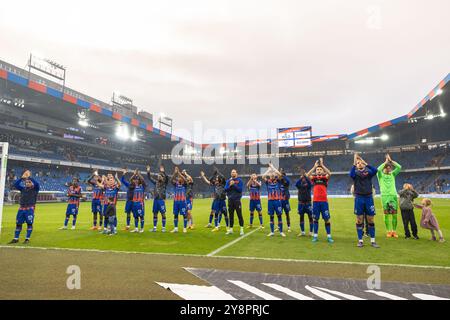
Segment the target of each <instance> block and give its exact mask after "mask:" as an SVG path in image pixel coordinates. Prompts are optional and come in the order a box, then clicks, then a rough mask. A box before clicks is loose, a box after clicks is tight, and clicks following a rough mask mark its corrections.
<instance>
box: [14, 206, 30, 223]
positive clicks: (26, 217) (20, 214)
mask: <svg viewBox="0 0 450 320" xmlns="http://www.w3.org/2000/svg"><path fill="white" fill-rule="evenodd" d="M33 222H34V207H30V208H26V209H25V210H22V208H19V211H17V216H16V224H20V225H22V224H24V223H26V224H33Z"/></svg>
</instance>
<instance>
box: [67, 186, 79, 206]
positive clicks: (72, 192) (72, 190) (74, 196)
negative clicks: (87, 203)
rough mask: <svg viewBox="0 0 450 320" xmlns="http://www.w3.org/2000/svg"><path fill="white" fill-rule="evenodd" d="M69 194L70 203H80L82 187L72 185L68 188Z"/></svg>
mask: <svg viewBox="0 0 450 320" xmlns="http://www.w3.org/2000/svg"><path fill="white" fill-rule="evenodd" d="M67 196H68V197H69V204H76V205H79V204H80V196H81V187H80V186H78V187H74V186H70V187H69V189H68V190H67Z"/></svg>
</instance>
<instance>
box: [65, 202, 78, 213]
mask: <svg viewBox="0 0 450 320" xmlns="http://www.w3.org/2000/svg"><path fill="white" fill-rule="evenodd" d="M77 214H78V205H77V204H74V203H69V204H68V205H67V209H66V215H74V216H76V215H77Z"/></svg>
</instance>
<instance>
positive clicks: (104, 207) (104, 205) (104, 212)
mask: <svg viewBox="0 0 450 320" xmlns="http://www.w3.org/2000/svg"><path fill="white" fill-rule="evenodd" d="M106 208H108V204H106V203H104V204H103V212H102V216H105V215H106Z"/></svg>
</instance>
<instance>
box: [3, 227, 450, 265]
mask: <svg viewBox="0 0 450 320" xmlns="http://www.w3.org/2000/svg"><path fill="white" fill-rule="evenodd" d="M255 231H256V230H255ZM238 239H240V238H238ZM238 239H236V240H238ZM2 248H6V249H28V250H32V249H36V250H55V251H58V250H59V251H75V252H98V253H124V254H142V255H160V256H184V257H201V258H213V259H243V260H263V261H280V262H298V263H328V264H353V265H362V266H369V265H378V266H386V267H402V268H403V267H405V268H419V269H440V270H450V267H444V266H426V265H414V264H395V263H374V262H353V261H329V260H305V259H281V258H260V257H239V256H216V255H214V256H208V255H202V254H193V253H164V252H145V251H120V250H100V249H77V248H56V247H29V246H5V245H0V249H2Z"/></svg>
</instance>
